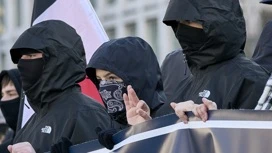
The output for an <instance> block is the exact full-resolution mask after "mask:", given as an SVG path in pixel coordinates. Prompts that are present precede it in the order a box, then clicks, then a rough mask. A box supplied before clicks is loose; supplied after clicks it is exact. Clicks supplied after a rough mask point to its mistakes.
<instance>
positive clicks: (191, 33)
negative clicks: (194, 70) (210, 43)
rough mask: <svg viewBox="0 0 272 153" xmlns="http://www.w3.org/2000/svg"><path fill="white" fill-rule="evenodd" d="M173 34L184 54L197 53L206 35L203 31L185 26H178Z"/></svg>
mask: <svg viewBox="0 0 272 153" xmlns="http://www.w3.org/2000/svg"><path fill="white" fill-rule="evenodd" d="M175 34H176V38H177V39H178V41H179V44H180V46H181V47H182V49H183V52H184V53H185V54H188V53H190V52H194V51H198V50H199V49H200V48H201V47H202V46H203V45H204V44H205V42H206V34H205V32H204V30H203V29H199V28H194V27H190V26H188V25H185V24H178V26H177V28H176V30H175Z"/></svg>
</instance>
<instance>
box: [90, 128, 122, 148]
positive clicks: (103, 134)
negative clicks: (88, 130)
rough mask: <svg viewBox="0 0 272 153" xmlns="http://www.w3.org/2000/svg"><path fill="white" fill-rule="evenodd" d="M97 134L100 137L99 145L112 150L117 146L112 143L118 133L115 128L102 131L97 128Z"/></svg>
mask: <svg viewBox="0 0 272 153" xmlns="http://www.w3.org/2000/svg"><path fill="white" fill-rule="evenodd" d="M95 131H96V134H97V135H98V141H99V143H100V144H101V145H102V146H104V147H106V148H107V149H110V150H111V149H112V148H113V146H114V145H115V144H114V142H113V141H112V136H113V135H114V134H115V133H117V130H116V129H114V128H111V129H107V130H102V129H101V128H100V127H97V128H96V129H95Z"/></svg>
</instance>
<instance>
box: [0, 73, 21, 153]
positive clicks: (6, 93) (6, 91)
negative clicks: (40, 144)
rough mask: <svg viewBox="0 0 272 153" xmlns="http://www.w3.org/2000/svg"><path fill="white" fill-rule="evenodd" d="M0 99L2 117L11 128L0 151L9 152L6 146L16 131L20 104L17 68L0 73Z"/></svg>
mask: <svg viewBox="0 0 272 153" xmlns="http://www.w3.org/2000/svg"><path fill="white" fill-rule="evenodd" d="M0 88H1V98H0V99H1V101H0V107H1V111H2V113H3V115H4V118H5V120H6V122H7V124H8V126H9V127H10V128H11V130H9V131H8V133H7V136H8V135H10V137H9V138H7V137H6V138H5V140H4V142H3V144H1V145H0V152H1V153H5V152H7V153H8V152H9V151H8V150H7V146H8V145H10V144H12V141H13V138H14V135H15V133H16V127H17V120H18V114H19V106H20V95H21V94H20V93H21V90H22V88H21V80H20V74H19V71H18V70H17V69H11V70H3V71H2V72H1V74H0Z"/></svg>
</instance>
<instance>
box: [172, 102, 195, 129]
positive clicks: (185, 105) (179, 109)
mask: <svg viewBox="0 0 272 153" xmlns="http://www.w3.org/2000/svg"><path fill="white" fill-rule="evenodd" d="M170 105H171V107H172V108H173V109H174V110H175V113H176V115H177V116H178V117H179V118H180V120H181V121H182V122H184V123H185V124H187V123H188V117H187V115H186V114H185V112H186V111H191V110H192V109H193V106H194V102H193V101H186V102H180V103H174V102H172V103H170Z"/></svg>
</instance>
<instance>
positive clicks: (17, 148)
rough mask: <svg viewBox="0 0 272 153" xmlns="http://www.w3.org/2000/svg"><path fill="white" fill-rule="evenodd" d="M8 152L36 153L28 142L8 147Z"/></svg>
mask: <svg viewBox="0 0 272 153" xmlns="http://www.w3.org/2000/svg"><path fill="white" fill-rule="evenodd" d="M8 150H9V152H10V153H20V152H22V153H23V152H27V153H36V152H35V150H34V148H33V147H32V145H31V144H30V143H29V142H20V143H16V144H14V145H9V146H8Z"/></svg>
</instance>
